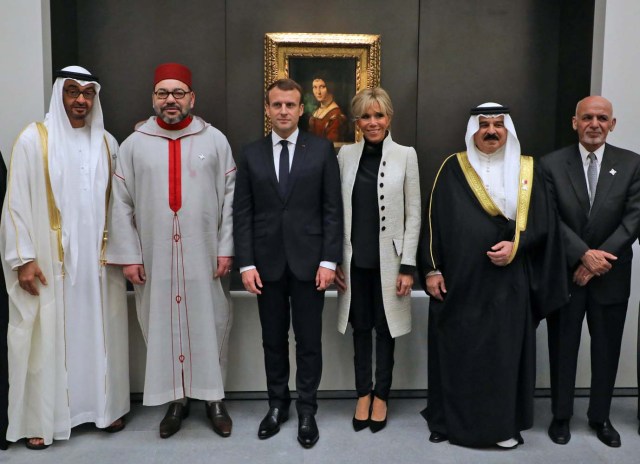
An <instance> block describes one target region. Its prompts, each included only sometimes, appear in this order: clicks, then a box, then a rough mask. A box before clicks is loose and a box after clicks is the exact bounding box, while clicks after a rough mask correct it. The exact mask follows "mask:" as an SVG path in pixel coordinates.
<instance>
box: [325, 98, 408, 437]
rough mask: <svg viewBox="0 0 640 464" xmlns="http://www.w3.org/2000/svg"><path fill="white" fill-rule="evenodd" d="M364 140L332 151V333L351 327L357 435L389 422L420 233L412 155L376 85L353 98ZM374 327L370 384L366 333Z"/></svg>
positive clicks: (369, 341) (353, 110) (369, 346)
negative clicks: (338, 227) (337, 183)
mask: <svg viewBox="0 0 640 464" xmlns="http://www.w3.org/2000/svg"><path fill="white" fill-rule="evenodd" d="M351 114H353V115H354V116H355V117H356V124H357V126H358V128H359V129H360V131H361V132H362V135H363V140H362V141H360V142H358V143H356V144H353V145H347V146H343V147H342V149H341V150H340V153H339V154H338V161H339V164H340V173H341V178H342V200H343V204H344V254H343V263H342V266H341V267H339V268H338V270H337V277H336V284H337V285H338V289H339V290H340V295H339V302H338V307H339V312H338V330H339V331H340V332H342V333H344V332H345V331H346V328H347V323H348V322H350V323H351V327H352V328H353V345H354V367H355V377H356V390H357V393H358V403H357V405H356V411H355V414H354V416H353V428H354V430H356V431H359V430H363V429H364V428H366V427H369V428H370V429H371V431H372V432H378V431H379V430H382V429H383V428H384V427H385V425H386V423H387V399H388V397H389V391H390V389H391V380H392V371H393V363H394V361H393V351H394V346H395V338H396V337H398V336H400V335H404V334H406V333H408V332H409V331H410V330H411V301H410V299H411V296H410V295H411V287H412V285H413V273H414V271H415V264H416V249H417V245H418V236H419V234H420V180H419V175H418V160H417V156H416V151H415V150H414V149H413V148H411V147H403V146H401V145H398V144H397V143H395V142H394V141H393V140H392V139H391V134H390V133H389V127H390V124H391V118H392V117H393V106H392V104H391V99H390V98H389V95H388V94H387V92H385V91H384V90H383V89H381V88H375V89H364V90H362V91H360V92H358V94H357V95H356V96H355V97H354V98H353V100H352V101H351ZM374 328H375V330H376V369H375V386H374V383H373V381H372V366H371V364H372V342H373V340H372V331H373V329H374Z"/></svg>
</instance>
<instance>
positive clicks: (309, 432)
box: [298, 413, 320, 448]
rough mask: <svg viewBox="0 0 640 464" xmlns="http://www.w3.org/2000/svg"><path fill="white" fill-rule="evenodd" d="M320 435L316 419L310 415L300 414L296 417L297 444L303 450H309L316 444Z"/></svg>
mask: <svg viewBox="0 0 640 464" xmlns="http://www.w3.org/2000/svg"><path fill="white" fill-rule="evenodd" d="M318 438H320V433H319V432H318V425H317V424H316V419H315V417H313V414H311V413H302V414H299V415H298V442H299V443H300V444H301V445H302V446H303V447H304V448H311V447H312V446H313V445H315V444H316V443H317V442H318Z"/></svg>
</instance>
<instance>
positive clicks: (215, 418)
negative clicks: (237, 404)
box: [204, 401, 233, 438]
mask: <svg viewBox="0 0 640 464" xmlns="http://www.w3.org/2000/svg"><path fill="white" fill-rule="evenodd" d="M204 407H205V409H206V411H207V417H208V418H209V420H210V421H211V426H212V427H213V431H214V432H215V433H217V434H218V435H220V436H221V437H225V438H226V437H228V436H230V435H231V427H232V426H233V421H232V420H231V417H229V413H228V412H227V407H226V406H225V405H224V403H223V402H222V401H212V402H210V403H205V404H204Z"/></svg>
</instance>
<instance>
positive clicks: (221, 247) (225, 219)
mask: <svg viewBox="0 0 640 464" xmlns="http://www.w3.org/2000/svg"><path fill="white" fill-rule="evenodd" d="M216 149H217V151H218V155H219V157H220V158H219V159H220V164H219V166H220V170H221V171H222V172H221V173H220V174H221V175H222V176H218V178H219V179H220V180H221V182H219V183H218V185H216V189H217V190H218V203H219V204H218V211H219V212H220V213H219V214H220V217H219V220H218V256H233V255H234V251H233V250H234V249H233V191H234V187H235V183H236V163H235V162H234V160H233V156H232V155H231V147H230V146H229V142H228V141H227V139H226V137H224V135H222V134H221V133H219V134H216Z"/></svg>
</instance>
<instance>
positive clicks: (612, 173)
mask: <svg viewBox="0 0 640 464" xmlns="http://www.w3.org/2000/svg"><path fill="white" fill-rule="evenodd" d="M616 172H618V171H616V170H615V169H612V170H611V171H609V174H611V175H612V176H615V175H616Z"/></svg>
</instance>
